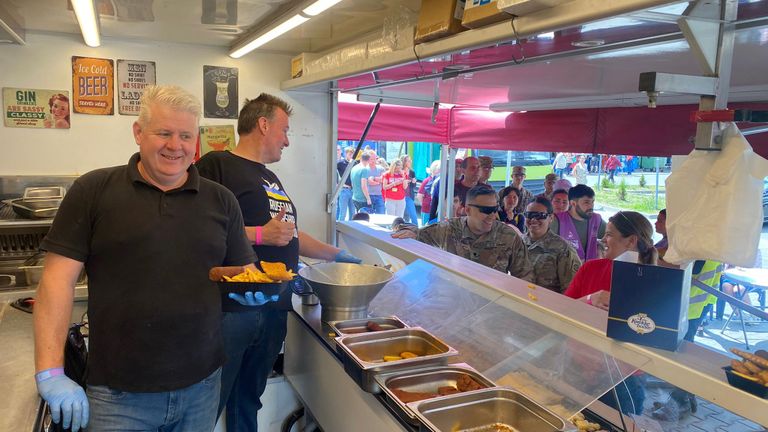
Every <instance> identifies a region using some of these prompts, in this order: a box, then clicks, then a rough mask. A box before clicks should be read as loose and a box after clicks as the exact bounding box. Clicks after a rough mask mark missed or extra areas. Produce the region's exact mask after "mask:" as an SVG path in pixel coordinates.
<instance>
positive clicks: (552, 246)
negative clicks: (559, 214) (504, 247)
mask: <svg viewBox="0 0 768 432" xmlns="http://www.w3.org/2000/svg"><path fill="white" fill-rule="evenodd" d="M552 210H553V209H552V203H551V202H550V201H549V200H548V199H546V198H544V197H536V199H535V200H534V201H533V202H532V203H530V204H528V207H527V208H526V211H525V213H523V215H524V216H525V225H526V227H527V228H528V231H527V232H526V234H525V235H524V236H523V242H524V243H525V245H526V246H527V247H528V257H529V258H530V260H531V263H532V264H533V275H534V277H533V280H532V282H533V283H535V284H536V285H539V286H542V287H544V288H547V289H550V290H552V291H555V292H558V293H562V292H564V291H565V289H566V288H568V285H570V283H571V280H572V279H573V276H574V275H575V274H576V271H577V270H578V269H579V267H581V259H579V255H578V254H577V253H576V250H575V249H574V248H573V246H571V245H570V244H569V243H568V242H567V241H565V240H563V239H562V238H561V237H560V236H559V235H557V234H555V233H553V232H552V231H550V230H549V224H550V222H551V221H552Z"/></svg>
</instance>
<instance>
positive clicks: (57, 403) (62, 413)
mask: <svg viewBox="0 0 768 432" xmlns="http://www.w3.org/2000/svg"><path fill="white" fill-rule="evenodd" d="M46 372H47V371H42V372H40V373H38V376H41V374H45V373H46ZM37 391H38V392H39V393H40V396H42V397H43V399H45V401H46V402H48V406H49V407H50V409H51V418H52V420H53V422H54V423H59V422H62V423H61V425H62V427H63V428H64V429H67V428H69V427H70V425H71V427H72V432H77V431H78V430H80V428H85V427H86V426H88V417H89V409H88V398H87V397H86V396H85V391H84V390H83V388H82V387H80V386H79V385H77V383H76V382H74V381H72V380H71V379H69V377H67V376H66V375H57V376H53V377H48V378H44V379H42V380H39V381H38V382H37Z"/></svg>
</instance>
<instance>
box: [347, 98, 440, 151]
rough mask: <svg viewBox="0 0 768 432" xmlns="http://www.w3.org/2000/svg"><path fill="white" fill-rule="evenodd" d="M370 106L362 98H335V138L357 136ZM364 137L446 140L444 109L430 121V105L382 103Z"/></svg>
mask: <svg viewBox="0 0 768 432" xmlns="http://www.w3.org/2000/svg"><path fill="white" fill-rule="evenodd" d="M374 106H375V105H374V104H370V103H364V102H339V139H342V140H357V139H360V136H361V135H362V133H363V130H364V129H365V124H366V122H368V118H369V117H370V116H371V112H373V107H374ZM366 139H369V140H374V141H423V142H434V143H441V144H447V143H448V110H447V109H441V110H440V111H439V112H438V115H437V117H436V119H435V123H434V124H433V123H432V109H431V108H415V107H401V106H393V105H384V104H382V105H381V107H380V108H379V112H378V113H377V114H376V119H375V120H374V121H373V126H372V127H371V130H370V131H369V132H368V137H367V138H366Z"/></svg>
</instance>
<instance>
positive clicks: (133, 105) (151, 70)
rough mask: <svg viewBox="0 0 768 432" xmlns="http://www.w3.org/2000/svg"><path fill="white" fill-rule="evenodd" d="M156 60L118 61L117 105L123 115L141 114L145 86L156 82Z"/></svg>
mask: <svg viewBox="0 0 768 432" xmlns="http://www.w3.org/2000/svg"><path fill="white" fill-rule="evenodd" d="M156 76H157V75H156V72H155V62H152V61H140V60H118V61H117V101H118V103H117V107H118V112H119V113H120V114H122V115H139V99H141V95H142V93H143V92H144V88H145V87H147V86H151V85H154V84H155V80H156Z"/></svg>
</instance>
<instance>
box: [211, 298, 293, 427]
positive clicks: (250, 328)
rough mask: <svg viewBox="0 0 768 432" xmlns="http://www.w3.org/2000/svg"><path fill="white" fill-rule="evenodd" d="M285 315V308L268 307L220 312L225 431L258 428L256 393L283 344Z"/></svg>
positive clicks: (220, 404)
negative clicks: (225, 413)
mask: <svg viewBox="0 0 768 432" xmlns="http://www.w3.org/2000/svg"><path fill="white" fill-rule="evenodd" d="M287 319H288V312H286V311H281V310H276V309H274V308H271V307H267V308H258V309H256V310H254V311H250V312H229V313H227V312H225V313H224V320H223V321H222V333H223V335H224V350H225V352H226V354H227V362H226V363H224V367H223V369H222V374H221V399H220V400H219V414H221V411H222V410H223V409H224V407H225V406H226V407H227V418H226V424H227V432H241V431H255V430H257V429H258V422H257V417H256V415H257V411H258V410H259V409H261V406H262V405H261V400H260V397H261V395H262V393H264V389H265V388H266V387H267V378H268V377H269V374H270V373H271V372H272V367H273V366H274V365H275V360H277V356H278V354H280V349H281V348H282V346H283V340H285V333H286V331H287V327H286V325H287Z"/></svg>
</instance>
